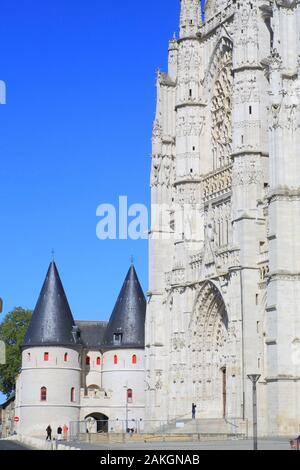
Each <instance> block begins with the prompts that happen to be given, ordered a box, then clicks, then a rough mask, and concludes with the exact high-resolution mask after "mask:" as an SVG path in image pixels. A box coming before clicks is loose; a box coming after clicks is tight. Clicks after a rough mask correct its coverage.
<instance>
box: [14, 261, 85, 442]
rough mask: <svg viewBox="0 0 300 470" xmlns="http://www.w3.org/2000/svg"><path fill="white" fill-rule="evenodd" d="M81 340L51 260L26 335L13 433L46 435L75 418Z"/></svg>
mask: <svg viewBox="0 0 300 470" xmlns="http://www.w3.org/2000/svg"><path fill="white" fill-rule="evenodd" d="M81 349H82V347H81V343H80V337H79V332H78V329H77V327H76V326H75V322H74V319H73V315H72V313H71V310H70V307H69V303H68V300H67V297H66V294H65V292H64V288H63V285H62V283H61V280H60V277H59V273H58V271H57V267H56V265H55V263H54V261H53V262H52V263H51V264H50V267H49V270H48V273H47V276H46V279H45V282H44V285H43V287H42V290H41V293H40V296H39V299H38V302H37V305H36V307H35V310H34V312H33V316H32V319H31V322H30V325H29V328H28V331H27V334H26V337H25V340H24V344H23V351H22V370H21V374H20V376H19V378H18V380H17V387H16V415H17V416H18V417H19V422H18V425H17V432H18V433H20V434H27V435H31V436H38V435H45V434H46V431H45V430H46V427H47V426H48V425H49V424H50V426H51V428H52V430H53V433H54V434H56V431H57V428H58V426H64V425H65V424H66V425H67V426H68V427H69V425H70V422H72V421H79V412H80V385H81V384H80V377H81V375H80V373H81V357H80V356H81Z"/></svg>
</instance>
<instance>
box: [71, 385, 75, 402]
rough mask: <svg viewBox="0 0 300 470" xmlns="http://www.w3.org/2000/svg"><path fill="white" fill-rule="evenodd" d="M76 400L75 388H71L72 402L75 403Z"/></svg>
mask: <svg viewBox="0 0 300 470" xmlns="http://www.w3.org/2000/svg"><path fill="white" fill-rule="evenodd" d="M75 401H76V399H75V388H74V387H72V388H71V402H72V403H74V402H75Z"/></svg>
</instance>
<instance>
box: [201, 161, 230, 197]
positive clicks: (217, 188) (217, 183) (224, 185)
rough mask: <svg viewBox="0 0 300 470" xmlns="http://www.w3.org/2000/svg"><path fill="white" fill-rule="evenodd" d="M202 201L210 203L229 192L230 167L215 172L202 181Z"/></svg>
mask: <svg viewBox="0 0 300 470" xmlns="http://www.w3.org/2000/svg"><path fill="white" fill-rule="evenodd" d="M202 184H203V197H204V201H210V200H212V199H214V198H216V197H219V196H221V195H224V194H226V193H228V192H230V191H231V184H232V166H228V167H225V168H222V169H221V170H218V171H215V172H213V173H211V174H209V175H208V176H206V177H205V178H204V179H203V183H202Z"/></svg>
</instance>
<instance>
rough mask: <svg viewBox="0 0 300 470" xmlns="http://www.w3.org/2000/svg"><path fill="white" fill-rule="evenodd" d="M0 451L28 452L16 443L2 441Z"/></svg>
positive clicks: (0, 441)
mask: <svg viewBox="0 0 300 470" xmlns="http://www.w3.org/2000/svg"><path fill="white" fill-rule="evenodd" d="M1 450H29V449H27V447H23V446H21V445H20V444H17V443H16V442H11V441H2V440H0V451H1Z"/></svg>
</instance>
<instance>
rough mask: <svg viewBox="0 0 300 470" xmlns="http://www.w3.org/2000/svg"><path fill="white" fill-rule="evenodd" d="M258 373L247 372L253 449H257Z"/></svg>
mask: <svg viewBox="0 0 300 470" xmlns="http://www.w3.org/2000/svg"><path fill="white" fill-rule="evenodd" d="M260 377H261V376H260V375H259V374H249V375H248V379H249V380H251V382H252V392H253V449H254V450H257V391H256V384H257V382H258V381H259V379H260Z"/></svg>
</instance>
